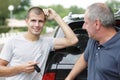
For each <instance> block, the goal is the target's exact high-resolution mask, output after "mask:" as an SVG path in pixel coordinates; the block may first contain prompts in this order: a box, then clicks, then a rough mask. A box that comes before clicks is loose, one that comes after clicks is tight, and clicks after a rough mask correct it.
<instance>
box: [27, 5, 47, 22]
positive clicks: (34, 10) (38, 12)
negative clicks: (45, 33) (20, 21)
mask: <svg viewBox="0 0 120 80" xmlns="http://www.w3.org/2000/svg"><path fill="white" fill-rule="evenodd" d="M31 12H34V13H35V14H37V15H39V14H44V11H43V9H42V8H40V7H31V8H30V9H29V10H28V12H27V16H26V18H29V15H30V13H31ZM44 16H45V14H44ZM45 20H46V17H45Z"/></svg>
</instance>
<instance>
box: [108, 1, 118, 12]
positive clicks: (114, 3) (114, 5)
mask: <svg viewBox="0 0 120 80" xmlns="http://www.w3.org/2000/svg"><path fill="white" fill-rule="evenodd" d="M106 4H107V5H109V6H110V7H111V8H112V10H113V12H116V11H118V9H120V1H118V0H109V1H107V2H106Z"/></svg>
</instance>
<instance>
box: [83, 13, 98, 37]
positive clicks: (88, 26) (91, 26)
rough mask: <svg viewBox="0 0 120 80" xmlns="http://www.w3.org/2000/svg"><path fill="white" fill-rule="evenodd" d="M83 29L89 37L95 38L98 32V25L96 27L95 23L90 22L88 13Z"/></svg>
mask: <svg viewBox="0 0 120 80" xmlns="http://www.w3.org/2000/svg"><path fill="white" fill-rule="evenodd" d="M82 28H83V29H85V30H86V31H87V32H88V36H89V37H91V38H95V34H96V31H97V30H96V25H95V22H92V21H90V19H89V18H88V14H87V13H85V16H84V24H83V27H82Z"/></svg>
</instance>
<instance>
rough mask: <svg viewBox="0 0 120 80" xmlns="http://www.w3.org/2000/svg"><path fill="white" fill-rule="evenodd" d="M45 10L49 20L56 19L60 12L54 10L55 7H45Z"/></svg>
mask: <svg viewBox="0 0 120 80" xmlns="http://www.w3.org/2000/svg"><path fill="white" fill-rule="evenodd" d="M43 11H44V13H45V15H46V17H47V19H48V20H52V19H54V18H55V17H56V16H57V15H58V14H57V13H56V12H55V11H54V10H53V9H51V8H49V9H43Z"/></svg>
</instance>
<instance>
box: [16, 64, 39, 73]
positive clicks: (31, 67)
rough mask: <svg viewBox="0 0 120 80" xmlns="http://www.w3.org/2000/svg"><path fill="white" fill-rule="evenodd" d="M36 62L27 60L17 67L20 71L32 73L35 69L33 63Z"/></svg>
mask: <svg viewBox="0 0 120 80" xmlns="http://www.w3.org/2000/svg"><path fill="white" fill-rule="evenodd" d="M36 64H38V63H37V62H28V63H25V64H22V65H20V66H18V67H19V68H20V69H21V72H25V73H32V72H34V70H35V68H34V65H36Z"/></svg>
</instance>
